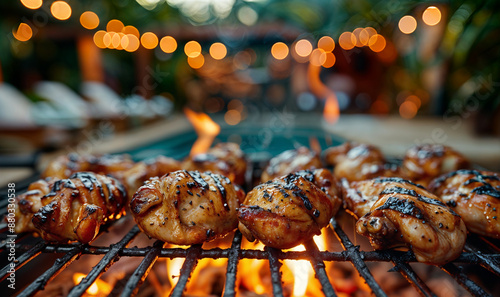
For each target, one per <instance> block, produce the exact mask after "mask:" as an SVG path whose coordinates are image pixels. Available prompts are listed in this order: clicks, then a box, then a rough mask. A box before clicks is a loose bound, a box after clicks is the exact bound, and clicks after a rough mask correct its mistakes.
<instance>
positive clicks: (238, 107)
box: [227, 99, 244, 112]
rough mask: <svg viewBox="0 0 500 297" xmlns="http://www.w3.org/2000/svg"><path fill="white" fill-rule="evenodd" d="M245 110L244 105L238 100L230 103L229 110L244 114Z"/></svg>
mask: <svg viewBox="0 0 500 297" xmlns="http://www.w3.org/2000/svg"><path fill="white" fill-rule="evenodd" d="M243 108H244V106H243V103H242V102H241V101H240V100H238V99H233V100H231V101H229V103H228V104H227V109H228V110H229V109H235V110H237V111H239V112H243Z"/></svg>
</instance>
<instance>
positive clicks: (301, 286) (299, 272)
mask: <svg viewBox="0 0 500 297" xmlns="http://www.w3.org/2000/svg"><path fill="white" fill-rule="evenodd" d="M291 250H292V251H305V250H306V248H305V247H304V246H303V245H299V246H296V247H294V248H292V249H291ZM286 265H287V266H288V267H289V268H290V269H291V270H292V273H293V294H292V296H293V297H302V296H304V295H305V294H306V291H307V285H308V284H309V278H310V276H311V275H312V267H311V264H310V263H309V261H307V260H298V261H286Z"/></svg>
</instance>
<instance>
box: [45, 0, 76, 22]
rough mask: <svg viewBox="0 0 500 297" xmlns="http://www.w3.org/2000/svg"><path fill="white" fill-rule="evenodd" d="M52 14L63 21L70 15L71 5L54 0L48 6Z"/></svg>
mask: <svg viewBox="0 0 500 297" xmlns="http://www.w3.org/2000/svg"><path fill="white" fill-rule="evenodd" d="M50 12H51V13H52V15H53V16H54V17H55V18H56V19H58V20H61V21H65V20H67V19H69V18H70V17H71V12H72V11H71V6H69V4H68V3H66V2H64V1H55V2H53V3H52V5H51V6H50Z"/></svg>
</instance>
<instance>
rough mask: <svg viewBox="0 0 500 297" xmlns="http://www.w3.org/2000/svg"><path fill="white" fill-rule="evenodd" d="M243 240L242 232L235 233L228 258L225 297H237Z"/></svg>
mask: <svg viewBox="0 0 500 297" xmlns="http://www.w3.org/2000/svg"><path fill="white" fill-rule="evenodd" d="M241 239H242V237H241V232H240V231H239V230H237V231H236V232H235V233H234V237H233V243H232V244H231V249H230V250H229V254H228V257H227V258H228V261H227V270H226V284H225V285H224V293H223V294H222V296H223V297H232V296H235V295H236V289H235V288H236V273H237V269H238V260H239V250H240V247H241Z"/></svg>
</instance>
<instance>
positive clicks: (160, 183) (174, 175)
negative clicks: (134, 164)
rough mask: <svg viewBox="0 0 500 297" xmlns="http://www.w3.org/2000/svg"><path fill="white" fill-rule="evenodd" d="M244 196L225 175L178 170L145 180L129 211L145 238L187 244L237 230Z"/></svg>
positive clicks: (201, 241)
mask: <svg viewBox="0 0 500 297" xmlns="http://www.w3.org/2000/svg"><path fill="white" fill-rule="evenodd" d="M244 196H245V193H244V192H243V190H241V189H240V187H239V186H237V185H234V184H232V183H231V181H230V180H229V178H227V177H225V176H222V175H219V174H215V173H211V172H205V173H199V172H198V171H186V170H179V171H175V172H171V173H167V174H166V175H164V176H162V177H161V178H157V177H154V178H151V179H150V180H149V181H147V182H146V184H145V185H143V186H142V187H140V188H139V190H138V191H137V192H136V193H135V195H134V197H133V198H132V201H131V203H130V209H131V211H132V214H133V216H134V219H135V221H136V222H137V225H139V228H141V230H142V231H143V232H144V233H146V235H148V236H150V237H154V238H156V239H160V240H163V241H165V242H169V243H173V244H180V245H190V244H198V243H203V242H205V241H209V240H212V239H215V238H217V237H222V236H224V235H226V234H227V233H229V232H231V231H233V230H234V229H236V227H237V226H238V218H237V209H238V207H239V204H240V202H241V201H242V200H243V199H244Z"/></svg>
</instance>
